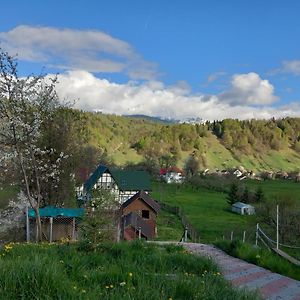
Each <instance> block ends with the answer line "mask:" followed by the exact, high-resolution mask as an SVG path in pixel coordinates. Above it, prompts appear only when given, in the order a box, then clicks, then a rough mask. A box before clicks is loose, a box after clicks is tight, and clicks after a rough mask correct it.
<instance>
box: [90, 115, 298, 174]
mask: <svg viewBox="0 0 300 300" xmlns="http://www.w3.org/2000/svg"><path fill="white" fill-rule="evenodd" d="M87 115H88V116H89V118H88V124H87V126H88V131H89V132H90V135H89V141H88V143H89V144H91V145H93V146H96V147H101V148H102V149H106V150H107V152H108V154H109V155H111V156H112V158H113V160H114V162H115V163H116V164H118V165H125V164H126V163H127V162H130V163H137V162H140V161H141V160H142V159H143V157H142V155H140V154H138V153H137V152H136V151H135V150H134V149H132V148H131V146H132V145H133V144H134V143H136V142H137V141H138V140H139V139H140V138H141V137H145V136H151V135H152V134H153V133H155V132H160V131H161V128H162V126H172V125H164V124H162V123H156V122H152V121H149V120H145V119H139V118H129V117H121V116H114V115H105V114H87ZM191 126H192V125H191ZM202 142H203V144H204V149H203V153H202V154H203V156H204V157H205V158H206V161H207V167H208V168H209V169H216V168H218V169H224V168H229V167H237V166H240V165H243V166H244V167H245V168H246V169H249V170H253V171H259V170H286V171H294V170H296V169H299V168H300V167H299V166H300V155H299V154H297V153H296V152H295V151H294V150H292V149H290V148H285V149H283V150H280V151H274V150H271V151H269V152H267V153H264V154H261V153H256V152H254V150H253V153H250V154H247V155H244V154H236V155H234V154H233V153H232V152H231V151H229V150H228V149H226V148H225V147H224V146H223V144H222V143H221V142H220V140H219V139H217V138H216V136H214V135H212V134H208V136H207V137H203V138H202ZM194 150H195V149H191V150H190V151H183V152H181V159H180V161H179V162H178V165H179V166H180V167H183V166H184V164H185V161H186V158H187V157H188V155H189V154H191V153H192V152H193V151H194Z"/></svg>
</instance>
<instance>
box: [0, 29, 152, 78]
mask: <svg viewBox="0 0 300 300" xmlns="http://www.w3.org/2000/svg"><path fill="white" fill-rule="evenodd" d="M0 42H1V46H2V47H3V48H4V49H5V50H6V51H8V52H9V53H11V54H15V53H18V57H19V58H20V59H21V60H27V61H33V62H43V63H49V64H51V65H55V66H56V67H60V68H63V69H83V70H86V71H89V72H123V73H126V74H128V75H129V76H131V77H132V78H135V79H153V78H155V77H156V76H157V69H156V68H157V66H156V64H154V63H152V62H148V61H145V60H144V59H143V58H142V57H141V56H140V55H139V54H138V53H137V52H136V51H135V49H134V48H133V47H132V46H131V45H130V44H129V43H127V42H125V41H122V40H120V39H117V38H114V37H112V36H110V35H109V34H107V33H104V32H101V31H95V30H74V29H58V28H53V27H33V26H26V25H22V26H18V27H15V28H14V29H12V30H10V31H8V32H0Z"/></svg>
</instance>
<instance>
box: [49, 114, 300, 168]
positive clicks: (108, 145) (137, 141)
mask: <svg viewBox="0 0 300 300" xmlns="http://www.w3.org/2000/svg"><path fill="white" fill-rule="evenodd" d="M59 122H62V124H64V126H57V128H60V130H62V129H61V128H65V132H62V133H61V132H59V131H57V130H56V126H55V124H54V125H51V124H50V125H49V126H48V127H47V128H46V131H45V132H46V133H47V139H51V138H53V139H57V140H60V139H59V137H60V136H65V138H64V139H63V140H61V141H60V143H61V144H58V145H57V146H56V147H57V149H60V150H62V151H63V150H65V152H69V153H71V154H72V155H73V159H72V161H73V163H72V164H74V168H76V169H78V170H79V169H80V168H87V169H88V171H91V170H92V169H93V168H94V167H95V164H96V163H97V162H99V161H100V160H102V161H103V162H108V163H110V164H116V165H123V166H124V165H128V164H137V163H140V164H143V163H144V164H148V167H149V165H151V167H153V168H155V167H157V168H158V167H162V166H168V165H178V166H180V167H184V165H185V163H186V161H187V160H188V159H189V157H191V156H193V158H194V159H195V160H197V162H198V163H199V166H200V169H205V168H209V169H217V168H218V169H224V168H231V167H237V166H241V165H242V166H243V167H244V168H246V169H247V170H253V171H262V170H274V171H277V170H284V171H297V170H299V169H300V119H299V118H286V119H280V120H275V119H271V120H249V121H239V120H233V119H227V120H223V121H215V122H207V123H205V124H197V125H190V124H167V125H166V124H163V123H159V122H152V121H149V120H146V119H143V118H130V117H122V116H115V115H104V114H101V113H88V112H80V111H77V110H68V109H65V110H63V111H61V113H60V115H58V116H57V124H59ZM69 161H70V160H69Z"/></svg>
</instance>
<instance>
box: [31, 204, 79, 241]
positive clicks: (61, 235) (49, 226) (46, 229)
mask: <svg viewBox="0 0 300 300" xmlns="http://www.w3.org/2000/svg"><path fill="white" fill-rule="evenodd" d="M39 212H40V217H41V223H42V235H43V238H44V239H45V240H48V241H49V242H53V241H59V240H61V239H68V240H76V239H77V238H78V222H79V220H80V219H81V218H82V217H83V215H84V209H83V208H58V207H54V206H47V207H44V208H40V209H39ZM26 217H27V218H26V219H27V222H26V239H27V242H29V241H30V240H34V239H36V238H37V236H38V232H37V231H38V227H37V226H36V214H35V211H34V210H33V209H32V208H31V209H28V210H27V215H26Z"/></svg>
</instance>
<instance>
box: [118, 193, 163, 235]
mask: <svg viewBox="0 0 300 300" xmlns="http://www.w3.org/2000/svg"><path fill="white" fill-rule="evenodd" d="M159 209H160V206H159V204H158V203H157V202H156V201H154V200H153V199H151V197H150V196H149V195H148V194H147V193H145V192H144V191H140V192H138V193H136V194H135V195H134V196H132V197H131V198H130V199H128V200H127V201H126V202H124V203H123V204H122V205H121V212H122V222H121V228H122V231H123V239H125V240H133V239H135V238H137V237H141V238H145V239H150V238H153V237H155V235H156V233H157V228H156V217H157V213H158V211H159Z"/></svg>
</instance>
